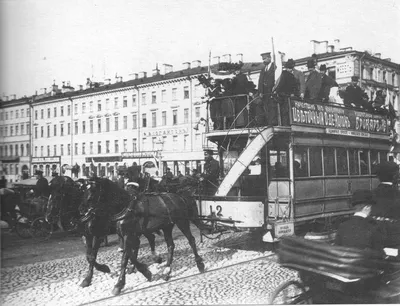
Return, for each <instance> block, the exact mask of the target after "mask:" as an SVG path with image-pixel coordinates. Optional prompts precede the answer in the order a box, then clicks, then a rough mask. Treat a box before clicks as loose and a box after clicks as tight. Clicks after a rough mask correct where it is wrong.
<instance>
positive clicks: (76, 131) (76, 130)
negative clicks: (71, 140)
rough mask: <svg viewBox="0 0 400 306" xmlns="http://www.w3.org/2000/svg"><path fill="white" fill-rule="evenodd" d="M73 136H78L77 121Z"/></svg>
mask: <svg viewBox="0 0 400 306" xmlns="http://www.w3.org/2000/svg"><path fill="white" fill-rule="evenodd" d="M75 135H78V121H76V122H75Z"/></svg>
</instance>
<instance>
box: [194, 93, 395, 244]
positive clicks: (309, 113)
mask: <svg viewBox="0 0 400 306" xmlns="http://www.w3.org/2000/svg"><path fill="white" fill-rule="evenodd" d="M249 100H250V103H249V104H248V105H247V108H249V107H250V108H251V103H252V101H251V98H250V99H249ZM279 100H280V101H281V102H280V110H281V111H280V112H278V113H279V114H280V117H279V118H278V122H279V123H278V125H277V126H260V125H257V122H255V121H254V120H252V118H251V117H249V118H248V120H247V122H248V123H247V124H246V125H245V126H244V127H243V126H242V127H240V128H239V127H238V125H237V124H236V121H234V122H233V123H232V124H231V125H230V126H228V127H226V128H225V129H222V130H210V131H208V132H207V133H206V137H207V139H208V140H209V141H210V142H213V143H214V144H216V147H217V148H218V150H217V152H218V156H219V161H220V169H221V171H220V174H221V181H220V184H219V186H218V189H217V191H216V193H215V194H214V195H207V196H201V197H200V198H199V199H198V201H197V203H198V207H199V212H200V215H201V216H202V217H204V218H207V217H209V216H214V219H215V220H217V221H216V222H214V225H217V227H218V226H220V227H224V228H235V229H239V230H248V229H260V228H263V229H264V230H265V232H266V234H265V235H264V236H263V240H264V241H274V239H277V238H279V237H281V236H286V235H293V234H295V233H297V231H300V229H306V230H307V231H311V232H315V231H318V230H320V231H323V230H327V229H329V227H331V226H334V225H335V221H337V220H339V219H340V218H341V217H344V216H346V215H349V214H351V213H352V212H353V210H352V207H351V205H350V197H351V194H352V193H353V191H354V190H357V189H373V188H375V187H376V186H377V184H378V180H377V178H376V177H375V175H374V174H373V173H374V165H376V164H378V163H379V162H380V161H382V160H387V159H388V158H389V157H388V155H389V154H388V153H389V149H390V142H389V132H390V131H389V126H388V120H387V118H386V116H383V115H378V114H373V113H369V112H367V111H365V110H361V109H356V108H348V107H345V106H344V105H339V104H333V103H322V102H320V103H319V102H317V103H308V102H307V101H303V100H299V99H296V98H293V97H285V98H282V97H280V98H279ZM214 101H215V100H214ZM277 103H278V100H277ZM283 103H287V105H286V107H282V106H283ZM283 109H287V110H288V112H286V113H283V112H282V110H283ZM249 113H250V114H251V112H249ZM284 116H287V117H288V118H286V120H285V119H284V118H283V117H284ZM287 120H288V121H287ZM285 121H286V122H288V123H289V124H287V125H285V126H284V125H282V123H281V122H285ZM218 220H220V221H218ZM302 225H303V226H302ZM304 225H305V226H306V227H304Z"/></svg>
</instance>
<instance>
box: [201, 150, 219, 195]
mask: <svg viewBox="0 0 400 306" xmlns="http://www.w3.org/2000/svg"><path fill="white" fill-rule="evenodd" d="M204 160H205V164H204V172H203V173H202V174H201V176H200V181H201V182H202V183H203V190H204V193H205V194H206V195H214V194H215V192H216V191H217V188H218V177H219V162H218V161H217V160H215V159H214V158H213V151H212V150H205V151H204Z"/></svg>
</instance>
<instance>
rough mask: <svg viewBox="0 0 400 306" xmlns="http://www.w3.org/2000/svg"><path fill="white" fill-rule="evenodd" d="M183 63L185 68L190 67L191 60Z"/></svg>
mask: <svg viewBox="0 0 400 306" xmlns="http://www.w3.org/2000/svg"><path fill="white" fill-rule="evenodd" d="M182 65H183V70H186V69H190V62H184V63H183V64H182Z"/></svg>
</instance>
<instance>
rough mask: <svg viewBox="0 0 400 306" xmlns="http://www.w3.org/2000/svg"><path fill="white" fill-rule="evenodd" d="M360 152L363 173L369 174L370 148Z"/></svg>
mask: <svg viewBox="0 0 400 306" xmlns="http://www.w3.org/2000/svg"><path fill="white" fill-rule="evenodd" d="M358 154H359V159H360V170H361V175H365V174H369V161H368V150H360V151H359V152H358Z"/></svg>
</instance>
